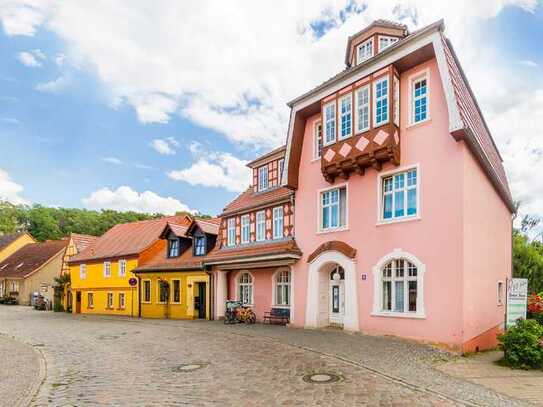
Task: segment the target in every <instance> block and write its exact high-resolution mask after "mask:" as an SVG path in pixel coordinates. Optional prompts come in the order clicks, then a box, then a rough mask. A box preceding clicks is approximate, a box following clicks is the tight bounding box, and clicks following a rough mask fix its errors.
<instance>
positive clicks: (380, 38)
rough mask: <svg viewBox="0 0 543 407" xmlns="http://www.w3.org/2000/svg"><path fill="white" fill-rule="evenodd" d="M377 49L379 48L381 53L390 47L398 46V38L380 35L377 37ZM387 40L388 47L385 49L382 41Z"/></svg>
mask: <svg viewBox="0 0 543 407" xmlns="http://www.w3.org/2000/svg"><path fill="white" fill-rule="evenodd" d="M377 37H378V38H377V47H378V52H381V51H383V50H385V49H387V48H388V47H390V46H392V45H394V44H396V43H397V42H398V37H393V36H390V35H378V36H377ZM382 39H383V40H386V41H388V45H386V46H384V47H381V40H382Z"/></svg>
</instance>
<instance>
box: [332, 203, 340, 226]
mask: <svg viewBox="0 0 543 407" xmlns="http://www.w3.org/2000/svg"><path fill="white" fill-rule="evenodd" d="M330 209H331V210H332V214H331V219H330V226H331V227H333V228H335V227H338V225H339V223H338V222H339V212H338V209H339V208H338V205H337V204H335V205H332V206H331V207H330Z"/></svg>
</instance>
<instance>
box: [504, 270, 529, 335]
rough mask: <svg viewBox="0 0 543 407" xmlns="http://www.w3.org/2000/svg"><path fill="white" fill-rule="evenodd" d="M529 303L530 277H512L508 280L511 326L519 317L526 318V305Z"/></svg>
mask: <svg viewBox="0 0 543 407" xmlns="http://www.w3.org/2000/svg"><path fill="white" fill-rule="evenodd" d="M527 304H528V279H526V278H512V279H511V280H508V281H507V323H506V328H509V327H511V326H513V325H515V323H516V322H517V319H519V318H523V319H526V306H527Z"/></svg>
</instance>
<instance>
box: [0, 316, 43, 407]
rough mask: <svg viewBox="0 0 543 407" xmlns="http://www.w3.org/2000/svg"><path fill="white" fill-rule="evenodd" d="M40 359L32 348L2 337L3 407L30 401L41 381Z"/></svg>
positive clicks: (0, 385) (0, 384)
mask: <svg viewBox="0 0 543 407" xmlns="http://www.w3.org/2000/svg"><path fill="white" fill-rule="evenodd" d="M0 326H1V323H0ZM39 357H40V356H39V354H38V353H37V351H35V350H34V349H32V347H31V346H29V345H26V344H23V343H20V342H18V341H15V340H13V339H11V338H9V337H6V336H0V404H1V405H6V406H18V405H23V404H26V401H28V400H30V398H31V396H32V394H31V391H32V389H33V387H35V386H37V385H38V384H39V380H40V361H39ZM15 367H16V370H14V368H15ZM15 373H16V374H15Z"/></svg>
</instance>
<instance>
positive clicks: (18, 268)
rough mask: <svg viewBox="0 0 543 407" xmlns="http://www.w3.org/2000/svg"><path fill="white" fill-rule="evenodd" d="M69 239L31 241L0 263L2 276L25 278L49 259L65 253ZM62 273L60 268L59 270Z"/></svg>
mask: <svg viewBox="0 0 543 407" xmlns="http://www.w3.org/2000/svg"><path fill="white" fill-rule="evenodd" d="M68 242H69V241H68V239H64V240H48V241H46V242H43V243H30V244H27V245H26V246H23V247H21V248H20V249H19V250H17V251H16V252H15V253H13V254H12V255H11V256H9V257H8V258H7V259H5V260H4V261H3V262H1V263H0V278H5V277H10V278H25V277H27V276H29V275H30V274H32V273H34V272H36V271H37V270H39V269H40V268H41V267H42V266H44V265H45V264H46V263H47V262H48V261H49V260H51V259H52V258H54V257H55V256H56V255H58V254H59V253H63V252H64V250H66V246H68ZM58 272H59V273H60V268H59V270H58Z"/></svg>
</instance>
